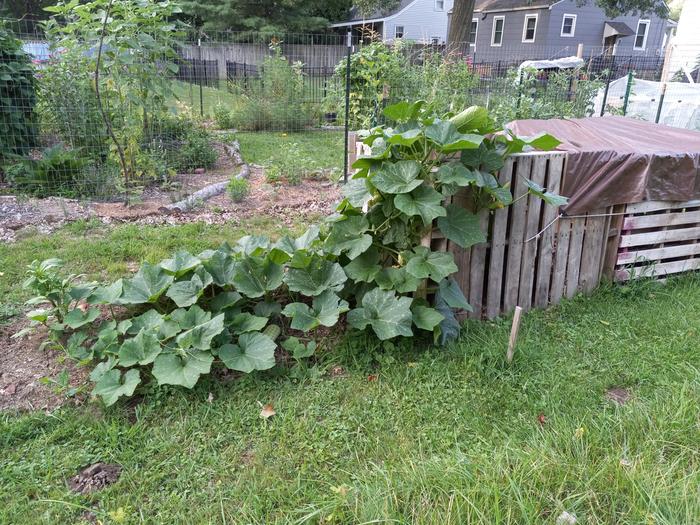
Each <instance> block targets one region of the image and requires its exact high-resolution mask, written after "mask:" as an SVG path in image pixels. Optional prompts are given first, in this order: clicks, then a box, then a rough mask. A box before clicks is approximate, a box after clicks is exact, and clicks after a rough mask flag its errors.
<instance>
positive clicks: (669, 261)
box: [614, 200, 700, 281]
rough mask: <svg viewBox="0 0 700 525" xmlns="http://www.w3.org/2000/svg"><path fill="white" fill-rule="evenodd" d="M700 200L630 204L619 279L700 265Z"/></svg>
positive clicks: (622, 238)
mask: <svg viewBox="0 0 700 525" xmlns="http://www.w3.org/2000/svg"><path fill="white" fill-rule="evenodd" d="M699 241H700V200H691V201H683V202H666V201H646V202H640V203H638V204H628V205H627V207H626V210H625V214H624V219H623V221H622V226H621V234H620V240H619V248H618V252H617V260H616V262H615V274H614V276H615V280H617V281H628V280H630V279H634V278H636V277H658V278H663V277H665V276H667V275H671V274H675V273H680V272H687V271H691V270H698V269H700V242H699Z"/></svg>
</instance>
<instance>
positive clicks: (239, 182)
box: [226, 177, 250, 202]
mask: <svg viewBox="0 0 700 525" xmlns="http://www.w3.org/2000/svg"><path fill="white" fill-rule="evenodd" d="M226 189H227V191H228V195H229V197H231V200H232V201H233V202H241V201H242V200H243V199H245V198H246V197H247V196H248V194H250V182H248V181H247V180H246V179H240V178H238V177H233V178H232V179H231V180H230V181H229V183H228V186H227V188H226Z"/></svg>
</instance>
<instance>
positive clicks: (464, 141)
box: [425, 120, 484, 153]
mask: <svg viewBox="0 0 700 525" xmlns="http://www.w3.org/2000/svg"><path fill="white" fill-rule="evenodd" d="M425 136H426V137H427V138H428V140H430V141H432V142H433V143H434V144H436V145H437V146H439V147H440V149H441V150H442V151H443V152H445V153H449V152H453V151H459V150H463V149H475V148H478V147H479V145H480V144H481V143H482V142H483V140H484V137H483V135H474V134H470V133H460V132H459V131H458V130H457V127H456V126H455V125H454V124H453V123H452V122H450V121H449V120H442V121H438V122H435V123H433V124H431V125H430V126H428V127H427V128H426V129H425Z"/></svg>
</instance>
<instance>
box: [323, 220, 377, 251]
mask: <svg viewBox="0 0 700 525" xmlns="http://www.w3.org/2000/svg"><path fill="white" fill-rule="evenodd" d="M368 229H369V223H368V222H367V218H366V217H365V216H364V215H355V216H352V217H348V218H347V219H345V220H343V221H338V222H334V223H333V225H332V228H331V231H330V234H329V235H328V237H327V238H326V246H327V247H328V250H329V251H330V252H331V253H333V254H335V255H340V254H341V253H343V252H346V254H347V256H348V258H349V259H354V258H355V257H358V256H359V255H361V254H362V253H364V252H365V251H367V249H368V248H369V247H370V246H371V245H372V236H371V235H369V234H367V233H365V232H366V231H367V230H368Z"/></svg>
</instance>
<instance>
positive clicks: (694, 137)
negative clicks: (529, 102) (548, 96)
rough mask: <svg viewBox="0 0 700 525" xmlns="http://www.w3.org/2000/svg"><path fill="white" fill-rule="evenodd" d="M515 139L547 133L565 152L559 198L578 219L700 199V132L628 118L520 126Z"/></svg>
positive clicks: (521, 122)
mask: <svg viewBox="0 0 700 525" xmlns="http://www.w3.org/2000/svg"><path fill="white" fill-rule="evenodd" d="M508 128H509V129H511V130H512V131H513V132H514V133H515V134H516V135H519V136H534V135H538V134H540V133H549V134H551V135H553V136H555V137H556V138H557V139H559V140H560V141H562V143H561V144H560V145H559V146H558V147H557V150H559V151H566V152H567V161H566V171H565V173H564V183H563V187H562V188H561V191H560V193H561V194H562V195H565V196H567V197H569V204H568V205H567V206H566V207H565V208H564V209H563V211H564V212H565V213H566V214H568V215H572V214H578V213H583V212H587V211H591V210H594V209H598V208H604V207H606V206H612V205H614V204H625V203H627V204H629V203H635V202H642V201H645V200H663V201H685V200H691V199H696V198H700V177H699V176H698V175H699V171H698V170H699V168H700V132H697V131H690V130H685V129H680V128H672V127H669V126H663V125H660V124H652V123H650V122H644V121H641V120H635V119H631V118H626V117H603V118H583V119H566V120H564V119H553V120H516V121H514V122H511V123H510V124H508Z"/></svg>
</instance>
